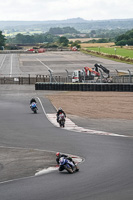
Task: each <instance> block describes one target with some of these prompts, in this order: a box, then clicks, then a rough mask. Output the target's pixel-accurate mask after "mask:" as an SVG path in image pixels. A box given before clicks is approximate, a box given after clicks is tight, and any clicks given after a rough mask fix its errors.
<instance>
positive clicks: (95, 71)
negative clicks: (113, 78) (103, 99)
mask: <svg viewBox="0 0 133 200" xmlns="http://www.w3.org/2000/svg"><path fill="white" fill-rule="evenodd" d="M101 70H102V71H101ZM103 73H104V74H106V77H105V76H104V75H103ZM109 73H110V71H109V70H108V69H107V68H106V67H104V66H102V65H101V64H97V63H96V64H95V65H94V68H90V67H84V68H83V69H77V70H74V72H73V74H72V83H76V82H77V83H79V82H89V81H93V80H95V81H97V80H98V79H99V78H101V77H102V76H103V77H102V78H109V77H110V75H109Z"/></svg>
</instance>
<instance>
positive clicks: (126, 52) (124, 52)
mask: <svg viewBox="0 0 133 200" xmlns="http://www.w3.org/2000/svg"><path fill="white" fill-rule="evenodd" d="M87 49H88V50H93V51H97V52H101V53H107V54H110V55H113V54H114V55H120V56H124V57H129V58H133V50H131V49H124V48H117V47H109V48H106V47H88V48H87Z"/></svg>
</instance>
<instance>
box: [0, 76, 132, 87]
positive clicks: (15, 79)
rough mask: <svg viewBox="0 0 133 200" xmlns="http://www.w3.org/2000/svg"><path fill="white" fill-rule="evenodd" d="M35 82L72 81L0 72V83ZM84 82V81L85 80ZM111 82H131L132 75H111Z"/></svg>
mask: <svg viewBox="0 0 133 200" xmlns="http://www.w3.org/2000/svg"><path fill="white" fill-rule="evenodd" d="M36 82H41V83H42V82H44V83H45V82H46V83H47V82H49V83H57V84H58V83H72V77H71V76H67V77H66V76H53V75H52V76H50V75H32V74H27V75H24V74H20V75H19V74H14V75H13V74H12V75H10V74H5V75H4V74H0V84H21V85H22V84H35V83H36ZM88 82H89V83H94V81H93V80H89V81H88V80H87V83H88ZM105 82H106V79H105V80H104V79H103V80H100V79H98V80H97V83H105ZM85 83H86V81H85ZM112 83H118V84H119V83H120V84H123V83H126V84H127V83H133V76H130V77H129V76H113V77H112V79H111V84H112Z"/></svg>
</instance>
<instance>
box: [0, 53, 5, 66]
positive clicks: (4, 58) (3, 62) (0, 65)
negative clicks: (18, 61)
mask: <svg viewBox="0 0 133 200" xmlns="http://www.w3.org/2000/svg"><path fill="white" fill-rule="evenodd" d="M5 58H6V55H5V56H4V58H3V60H2V63H1V65H0V69H1V68H2V65H3V63H4V61H5Z"/></svg>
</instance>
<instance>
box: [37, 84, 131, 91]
mask: <svg viewBox="0 0 133 200" xmlns="http://www.w3.org/2000/svg"><path fill="white" fill-rule="evenodd" d="M35 90H60V91H116V92H117V91H118V92H133V84H129V83H127V84H126V83H124V84H121V83H118V84H117V83H46V82H42V83H40V82H38V83H36V84H35Z"/></svg>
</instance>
